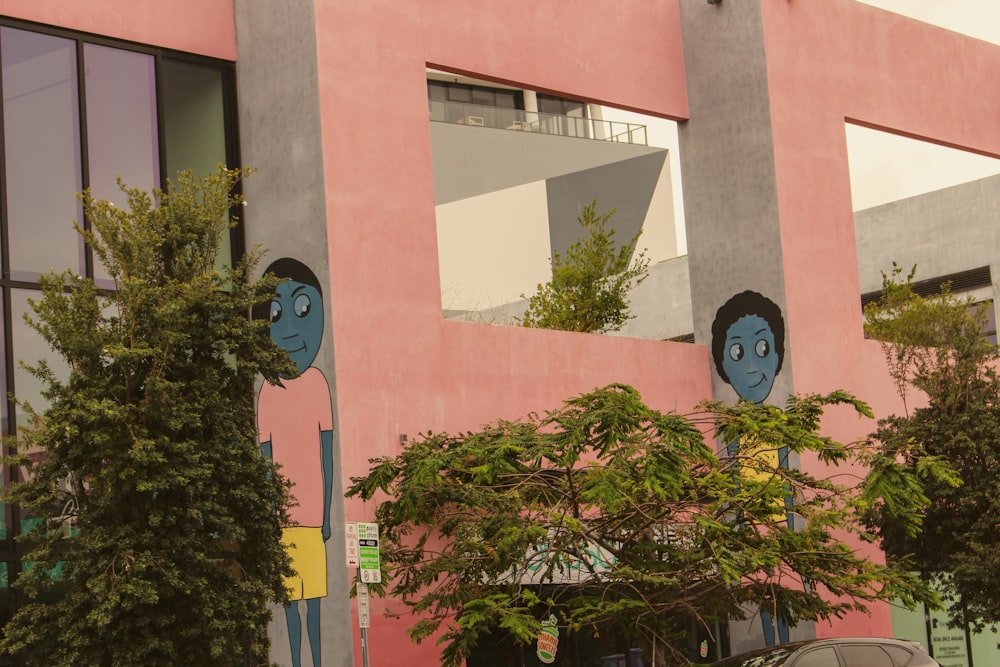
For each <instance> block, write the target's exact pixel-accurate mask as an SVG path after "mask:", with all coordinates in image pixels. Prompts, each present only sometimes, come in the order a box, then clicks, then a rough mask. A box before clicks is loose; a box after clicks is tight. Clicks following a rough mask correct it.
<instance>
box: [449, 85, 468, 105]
mask: <svg viewBox="0 0 1000 667" xmlns="http://www.w3.org/2000/svg"><path fill="white" fill-rule="evenodd" d="M448 99H449V100H451V101H452V102H471V101H472V88H470V87H469V86H461V85H455V86H448Z"/></svg>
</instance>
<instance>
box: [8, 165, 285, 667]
mask: <svg viewBox="0 0 1000 667" xmlns="http://www.w3.org/2000/svg"><path fill="white" fill-rule="evenodd" d="M247 173H248V172H247V171H245V170H226V169H224V168H222V167H220V169H219V171H218V172H216V173H215V174H213V175H210V176H208V177H205V178H203V179H197V178H195V177H193V176H192V174H191V173H188V172H185V173H181V174H180V175H179V177H178V179H177V182H176V183H172V184H170V185H169V186H168V189H167V191H166V192H162V191H159V190H154V191H153V193H152V195H150V194H149V193H146V192H142V191H140V190H138V189H133V188H126V187H125V186H124V185H121V183H119V185H120V187H121V189H122V193H123V197H124V199H125V202H124V204H125V205H123V206H122V205H119V206H116V205H114V204H112V203H111V202H108V201H98V200H95V199H93V198H92V197H91V196H90V194H89V193H85V194H84V195H82V200H83V203H84V213H85V215H86V219H87V221H88V222H89V227H88V229H86V230H84V229H81V228H80V227H79V226H77V228H78V230H79V232H80V233H81V234H82V235H83V237H84V239H85V240H86V242H87V243H88V244H89V245H90V247H91V248H93V250H94V254H95V256H96V258H97V259H98V260H99V261H100V262H101V263H102V264H103V265H104V267H106V269H107V270H108V273H109V275H110V276H111V278H112V279H113V281H114V289H113V290H101V289H98V287H96V286H95V285H94V283H93V281H92V280H90V279H86V278H81V277H79V276H75V275H74V274H72V273H70V272H65V273H62V274H54V273H53V274H51V275H49V276H47V277H43V279H42V292H41V298H40V299H38V300H37V301H32V302H31V305H32V307H33V309H34V316H33V317H28V318H26V319H27V320H28V321H29V323H30V324H31V326H32V327H33V328H34V329H35V330H36V331H37V332H38V333H39V334H40V335H41V336H42V337H43V338H44V339H45V340H46V341H47V342H48V344H49V345H50V346H51V347H52V349H53V350H54V351H55V352H57V353H58V354H59V355H61V356H62V357H63V358H64V359H65V360H66V362H67V364H68V367H69V376H68V377H67V378H65V379H60V378H59V377H57V376H56V375H55V374H54V373H53V372H52V370H51V369H50V368H49V366H48V365H47V364H46V363H45V362H44V361H41V362H38V364H37V365H35V366H33V367H29V370H30V371H31V372H32V374H33V375H34V376H35V377H37V378H38V379H39V380H40V381H42V382H43V384H44V387H45V389H44V392H43V396H44V398H45V399H46V401H47V403H48V407H47V408H46V409H45V411H44V414H38V413H36V412H34V411H32V410H31V408H30V406H26V405H22V406H21V407H22V408H23V409H25V410H28V411H29V414H30V415H31V416H32V417H33V418H34V420H33V421H34V423H33V425H32V426H31V427H30V428H26V429H24V430H22V431H21V432H19V433H18V436H17V440H16V445H17V451H18V452H19V455H16V456H14V457H13V458H12V463H14V464H16V465H19V466H22V467H23V470H24V475H25V476H24V481H22V482H21V483H18V484H14V485H13V486H12V487H11V488H9V489H7V490H6V492H5V496H4V498H5V500H6V501H7V502H13V503H16V504H17V505H18V506H20V507H21V508H22V511H26V512H30V516H32V517H34V518H33V519H32V520H30V521H27V522H24V523H23V524H22V525H23V526H30V525H33V526H34V527H33V528H30V529H28V530H27V534H26V535H24V536H23V537H22V543H23V547H24V548H25V549H26V555H25V557H24V563H25V566H24V570H23V571H22V573H21V574H20V576H19V577H18V579H17V581H16V586H17V587H18V588H19V589H20V590H21V591H22V592H23V594H24V599H25V600H26V604H25V605H24V606H22V607H21V608H20V609H19V611H18V612H17V613H16V614H15V616H14V617H13V619H12V620H11V621H10V623H9V624H8V625H7V626H6V628H5V631H4V637H3V640H2V643H0V648H2V650H3V651H4V652H6V653H10V654H17V655H20V656H21V657H23V659H24V660H25V661H26V662H27V664H29V665H40V666H44V667H57V666H66V667H71V666H72V667H79V665H115V666H128V665H135V666H142V667H151V666H157V665H163V666H167V665H170V666H174V665H248V664H253V665H262V664H267V660H268V658H267V656H268V648H269V643H268V636H267V625H268V621H269V619H270V610H269V603H270V602H271V601H282V600H284V599H285V597H286V596H287V593H286V592H285V588H284V585H283V583H282V578H283V576H285V575H286V574H288V573H290V567H289V565H288V560H287V557H286V555H285V552H284V549H283V548H282V546H281V544H280V529H281V525H282V522H283V521H284V520H285V516H286V515H285V507H286V506H287V503H288V495H287V487H286V485H285V483H284V482H283V481H282V479H281V477H280V475H277V474H275V472H274V470H273V469H272V466H271V465H270V464H269V463H268V462H267V461H266V460H265V459H264V458H263V456H262V455H261V452H260V447H259V445H258V444H257V432H256V427H255V417H254V402H253V388H254V382H255V378H256V377H257V376H258V375H264V376H265V377H268V378H276V377H277V373H278V372H279V371H283V370H285V369H286V368H287V367H288V364H290V362H289V360H288V358H287V356H286V355H285V353H284V352H283V351H281V350H279V349H278V348H277V347H276V346H274V345H273V344H272V343H271V341H270V339H269V337H268V336H267V334H266V332H265V331H263V330H262V327H266V325H267V323H266V322H260V321H252V320H251V319H250V318H249V317H248V315H249V313H250V310H251V308H252V306H253V305H254V304H256V303H259V302H261V301H266V300H267V299H268V298H270V296H269V295H270V294H271V293H272V292H273V291H274V286H275V281H274V280H253V279H252V273H253V270H254V267H255V265H256V263H257V261H258V259H259V257H260V254H261V253H260V251H259V250H257V249H254V250H253V251H251V252H250V253H249V254H248V255H247V256H246V257H244V258H243V259H242V260H241V261H240V262H239V263H238V264H236V265H235V266H234V267H233V268H231V269H226V270H223V271H221V272H220V271H219V270H217V269H216V266H215V260H216V257H217V255H218V253H219V247H220V245H219V244H220V239H221V238H222V235H223V234H225V233H228V231H229V227H230V224H231V223H230V221H229V220H230V218H229V217H228V214H229V212H230V211H235V210H236V209H234V207H236V206H237V205H239V204H240V203H242V199H241V197H240V196H239V195H238V194H235V193H234V188H235V186H236V185H237V183H238V182H239V180H240V179H241V178H243V177H244V176H245V175H246V174H247ZM232 224H235V222H234V223H232Z"/></svg>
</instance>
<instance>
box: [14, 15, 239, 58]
mask: <svg viewBox="0 0 1000 667" xmlns="http://www.w3.org/2000/svg"><path fill="white" fill-rule="evenodd" d="M0 16H9V17H11V18H17V19H23V20H26V21H37V22H39V23H47V24H51V25H57V26H59V27H61V28H69V29H72V30H81V31H83V32H91V33H94V34H97V35H101V36H104V37H114V38H116V39H127V40H131V41H134V42H140V43H142V44H150V45H153V46H159V47H164V48H168V49H177V50H179V51H187V52H189V53H197V54H200V55H204V56H211V57H214V58H223V59H225V60H236V27H235V25H236V24H235V22H234V20H233V0H170V1H169V2H137V1H136V0H87V1H86V2H80V1H78V0H0Z"/></svg>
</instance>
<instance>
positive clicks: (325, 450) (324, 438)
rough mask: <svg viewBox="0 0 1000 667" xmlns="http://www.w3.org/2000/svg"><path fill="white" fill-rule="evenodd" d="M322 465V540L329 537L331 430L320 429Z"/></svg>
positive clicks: (331, 459)
mask: <svg viewBox="0 0 1000 667" xmlns="http://www.w3.org/2000/svg"><path fill="white" fill-rule="evenodd" d="M319 438H320V459H321V463H322V466H323V541H324V542H326V541H327V540H329V539H330V501H331V500H333V431H320V432H319Z"/></svg>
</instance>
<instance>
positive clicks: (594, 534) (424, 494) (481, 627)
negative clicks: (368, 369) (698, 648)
mask: <svg viewBox="0 0 1000 667" xmlns="http://www.w3.org/2000/svg"><path fill="white" fill-rule="evenodd" d="M838 404H843V405H847V406H850V407H852V408H853V409H855V410H857V411H858V413H859V414H860V415H863V416H868V415H870V412H869V411H868V408H867V407H866V406H865V405H864V404H863V403H861V402H859V401H857V400H855V399H854V398H853V397H851V396H849V395H847V394H845V393H842V392H835V393H832V394H830V395H827V396H807V397H794V396H793V397H791V398H790V399H789V400H788V403H787V405H786V406H785V410H781V409H779V408H776V407H774V406H767V405H756V404H752V403H749V402H746V401H741V402H740V403H739V404H737V405H735V406H725V405H722V404H719V403H709V404H705V405H704V406H703V408H704V411H702V412H699V413H696V414H692V415H686V416H685V415H678V414H673V413H670V414H665V413H661V412H659V411H657V410H655V409H653V408H651V407H649V406H648V405H646V404H645V403H643V401H642V399H641V396H640V395H639V394H638V392H636V390H635V389H633V388H631V387H629V386H626V385H610V386H607V387H604V388H601V389H596V390H594V391H592V392H589V393H587V394H584V395H581V396H577V397H575V398H572V399H570V400H567V401H566V402H565V404H564V405H563V406H562V407H560V408H558V409H555V410H552V411H550V412H547V413H546V414H544V415H529V416H528V417H526V418H524V419H520V420H515V421H506V420H500V421H497V422H495V423H492V424H489V425H487V426H484V427H483V428H482V430H479V431H475V432H469V433H462V434H455V435H452V434H447V433H438V434H433V433H428V434H426V435H424V436H423V437H421V438H419V439H415V440H414V441H412V442H411V443H410V444H409V445H408V446H406V447H405V449H404V450H403V451H402V453H401V454H399V455H398V456H395V457H384V458H380V459H374V460H373V461H372V463H373V467H372V468H371V470H370V472H369V474H368V475H367V476H365V477H362V478H354V479H353V480H352V481H353V485H352V486H351V487H350V489H349V490H348V495H349V496H358V497H361V498H364V499H371V498H374V497H375V496H376V494H380V493H387V494H388V495H389V498H390V499H389V500H384V501H382V502H380V503H379V504H378V506H377V509H376V517H377V519H378V521H379V523H380V528H381V531H382V535H383V542H382V544H383V554H384V560H385V561H386V562H388V563H389V564H390V567H389V571H388V572H387V573H386V574H387V575H391V579H387V581H391V583H390V584H389V585H388V588H387V590H388V592H389V593H391V594H392V595H394V596H398V597H399V598H400V599H401V600H402V601H403V602H404V603H405V604H407V605H409V606H410V607H411V608H412V610H413V611H415V612H418V616H419V617H420V620H419V621H418V622H416V624H415V625H414V626H412V628H411V629H410V636H411V637H412V638H413V639H414V640H415V641H420V640H422V639H424V638H427V637H430V636H432V635H436V634H437V633H440V634H439V635H438V636H439V638H440V641H442V642H443V643H444V644H445V648H444V650H443V664H444V665H448V666H452V667H457V666H458V665H461V664H462V661H463V659H464V658H465V657H467V656H469V655H470V653H471V652H472V651H474V650H475V647H476V645H477V643H478V642H479V641H480V639H481V638H482V637H483V635H484V634H485V633H490V632H500V633H505V634H507V635H509V636H510V637H511V638H513V640H514V641H515V642H517V643H520V644H532V643H533V642H534V640H535V637H536V636H537V634H538V631H539V629H540V627H541V622H542V621H543V620H546V619H549V618H550V616H552V615H554V616H555V617H556V619H557V623H558V626H559V629H560V635H559V636H560V637H566V636H571V635H573V634H577V633H581V634H584V635H586V636H593V635H594V634H595V633H599V634H601V635H602V636H607V635H609V634H610V635H612V636H617V637H619V638H621V640H622V642H621V643H622V645H623V646H625V647H628V646H637V645H639V646H645V647H647V649H650V650H651V648H652V647H653V646H655V647H657V650H658V651H664V650H668V649H669V647H671V646H676V643H675V642H676V640H678V639H679V638H681V637H683V636H684V635H685V634H687V633H688V632H690V631H691V629H692V628H694V627H705V628H710V627H711V624H712V621H715V620H722V621H724V620H727V619H731V618H743V617H744V616H745V614H747V613H756V610H758V609H761V608H764V609H767V610H769V611H771V612H772V613H773V615H774V616H775V617H780V618H782V619H783V620H785V621H787V622H788V623H789V624H790V625H795V623H796V622H798V621H801V620H807V619H808V620H815V619H828V618H832V617H837V616H840V615H842V614H844V613H845V612H847V611H849V610H854V609H864V608H865V605H866V604H867V603H869V602H872V601H875V600H886V599H889V598H893V597H897V596H898V597H900V598H902V599H904V600H906V601H908V602H910V603H913V602H915V601H916V600H925V599H930V598H929V596H928V594H927V591H926V589H925V588H924V587H923V586H922V585H921V584H920V583H919V581H918V580H917V578H915V577H914V576H912V575H910V574H909V573H908V572H907V570H906V567H905V566H902V567H900V566H897V565H890V566H883V565H879V564H876V563H873V562H870V561H868V560H865V559H863V558H861V557H860V556H859V555H858V554H857V552H856V551H855V550H854V549H853V548H852V547H850V546H848V545H845V544H844V543H843V542H842V541H841V539H840V537H842V535H841V536H840V537H838V536H837V535H836V533H838V532H839V531H848V532H854V533H856V534H857V533H861V534H863V536H864V537H866V538H868V537H870V536H869V535H867V534H866V533H864V528H863V526H861V525H860V524H859V523H858V522H857V521H856V520H854V517H856V516H857V512H858V511H859V509H860V508H862V507H866V506H868V505H869V504H870V503H872V502H874V499H876V498H882V497H889V498H890V499H891V500H892V503H891V509H892V510H893V511H894V512H895V513H896V514H897V515H898V517H899V519H900V521H901V522H903V523H904V524H905V525H910V526H915V525H917V524H918V518H919V513H920V511H921V505H920V502H921V499H920V498H919V497H918V496H917V495H914V494H912V493H909V492H908V491H907V489H908V488H910V487H907V486H906V485H903V486H900V487H898V488H897V487H896V486H895V485H894V483H895V482H897V481H898V478H897V475H900V476H904V477H905V475H906V473H905V471H901V470H895V469H894V466H895V464H894V463H893V462H891V461H888V460H882V461H880V462H878V465H877V466H876V470H877V472H878V473H880V474H876V475H873V476H872V477H870V478H869V479H867V480H865V482H864V483H863V484H861V485H859V486H856V487H854V488H850V489H849V488H844V487H842V486H840V485H838V484H836V483H835V482H834V481H833V478H832V477H831V478H829V479H827V478H817V477H813V476H811V475H809V474H807V473H804V472H801V471H796V470H788V469H786V468H783V467H781V466H780V465H779V464H778V460H777V456H775V452H776V451H777V449H778V448H779V447H782V446H785V447H788V448H789V449H790V450H792V451H795V452H798V453H800V454H804V453H806V452H809V453H811V454H814V455H815V456H817V457H819V459H820V460H822V461H825V462H827V463H829V464H831V465H837V464H840V463H848V462H857V461H859V460H865V461H867V457H868V456H869V452H868V451H867V450H866V449H865V446H864V444H860V443H859V444H855V445H845V444H842V443H838V442H835V441H833V440H831V439H829V438H827V437H824V436H822V435H820V434H819V433H818V430H817V429H818V428H819V421H820V419H821V417H822V415H823V412H824V408H825V407H826V406H828V405H838ZM704 431H708V432H714V434H715V435H716V436H717V437H718V438H719V440H718V441H719V442H733V441H734V440H735V439H737V438H738V439H739V441H740V447H739V451H738V454H737V455H736V456H734V457H732V458H729V457H727V458H725V459H724V460H720V459H719V458H717V456H716V451H715V448H714V447H712V446H710V445H709V444H707V443H706V441H705V439H704V436H703V432H704ZM883 481H889V483H888V484H884V483H883ZM789 490H794V496H795V497H796V498H797V504H796V505H795V508H794V509H795V512H796V513H797V514H798V515H799V516H800V517H801V518H803V519H804V527H799V526H795V527H793V528H794V529H792V528H789V526H788V525H787V523H786V506H785V500H784V499H785V497H786V495H787V494H788V491H789ZM804 581H805V582H807V583H806V584H805V585H804V584H803V582H804ZM567 643H569V641H567ZM664 658H666V659H669V660H671V662H686V661H685V660H684V659H683V658H680V657H679V656H677V655H673V656H664V655H660V656H659V657H658V658H657V664H661V661H662V660H663V659H664Z"/></svg>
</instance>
